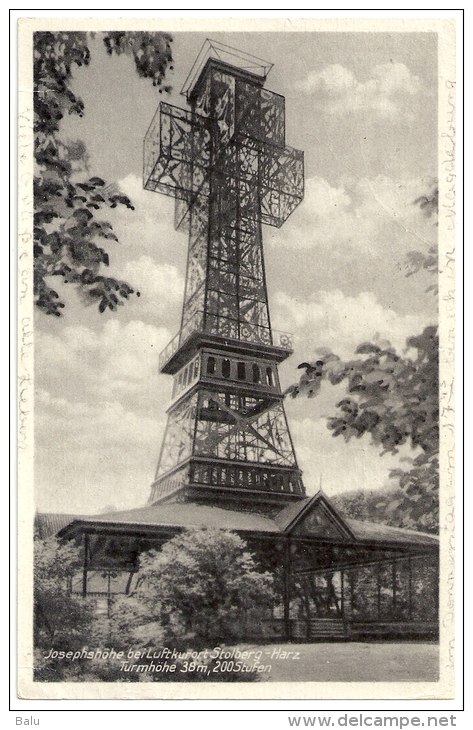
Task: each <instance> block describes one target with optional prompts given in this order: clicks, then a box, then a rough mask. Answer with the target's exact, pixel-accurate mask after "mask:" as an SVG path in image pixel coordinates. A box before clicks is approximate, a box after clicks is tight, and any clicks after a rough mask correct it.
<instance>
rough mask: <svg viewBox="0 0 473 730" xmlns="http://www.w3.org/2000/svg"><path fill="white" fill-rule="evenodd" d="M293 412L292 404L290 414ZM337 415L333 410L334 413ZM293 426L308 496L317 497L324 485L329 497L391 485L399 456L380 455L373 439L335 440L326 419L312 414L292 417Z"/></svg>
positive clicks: (289, 407)
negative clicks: (391, 472) (314, 495)
mask: <svg viewBox="0 0 473 730" xmlns="http://www.w3.org/2000/svg"><path fill="white" fill-rule="evenodd" d="M291 410H292V408H291V405H288V406H287V411H288V412H289V414H290V412H291ZM310 410H312V412H314V411H315V408H314V401H310ZM335 412H336V409H335V408H334V407H333V408H332V411H331V413H332V414H333V413H335ZM290 424H291V435H292V439H293V441H294V447H295V450H296V455H297V460H298V464H299V466H300V468H301V469H302V472H303V481H304V485H305V487H306V490H307V492H308V494H314V493H315V492H316V491H317V490H318V489H319V488H320V486H321V485H322V489H323V490H324V491H325V492H326V493H327V494H328V496H329V497H330V496H331V495H334V494H341V493H343V492H348V491H352V490H357V489H381V488H382V487H383V486H384V485H385V484H387V483H390V478H389V472H390V470H391V469H393V468H396V467H398V466H399V456H393V455H391V454H385V455H384V456H380V451H379V449H378V448H377V447H376V446H372V445H371V443H370V439H369V437H363V439H360V440H358V439H355V440H351V441H349V442H345V441H343V439H341V438H334V437H333V436H332V433H331V431H329V429H328V428H327V425H326V419H325V418H320V417H316V416H315V415H314V414H312V415H311V416H308V417H305V418H302V419H296V418H291V419H290ZM393 484H394V482H393Z"/></svg>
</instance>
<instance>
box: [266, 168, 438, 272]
mask: <svg viewBox="0 0 473 730" xmlns="http://www.w3.org/2000/svg"><path fill="white" fill-rule="evenodd" d="M431 186H432V179H431V178H425V179H424V178H419V179H415V180H409V181H407V182H400V181H396V180H393V179H392V178H389V177H387V176H384V175H379V176H377V177H376V178H373V179H367V178H360V179H357V180H354V179H350V178H346V179H345V180H344V181H343V182H342V183H341V184H340V185H339V186H337V187H333V186H332V185H330V183H328V182H327V181H326V180H324V179H323V178H320V177H313V178H309V179H308V180H307V182H306V191H305V197H304V201H303V202H302V204H301V205H300V207H299V209H298V215H297V218H294V222H293V223H292V225H291V226H290V227H288V228H287V229H286V231H283V232H282V234H281V236H280V242H281V243H282V244H284V245H287V246H293V247H297V248H299V249H301V248H302V249H307V248H313V247H317V248H320V249H325V250H328V251H331V252H333V251H334V248H335V249H336V248H340V247H346V246H347V245H348V246H350V247H351V248H352V249H356V250H358V251H365V252H369V254H370V256H374V257H382V256H386V255H389V254H390V253H392V252H393V251H395V252H396V253H397V255H398V257H399V258H401V257H402V256H403V255H404V254H405V253H407V252H408V251H411V250H413V249H419V248H422V249H423V248H424V247H427V246H429V245H431V244H432V243H433V242H434V241H435V240H436V234H437V229H436V228H435V226H434V225H433V223H432V220H431V219H429V218H427V217H426V216H425V215H424V214H423V212H422V210H421V209H420V207H419V206H418V205H415V203H414V201H415V200H416V199H417V198H418V197H420V196H421V195H425V193H426V191H429V190H430V188H431ZM278 243H279V242H278Z"/></svg>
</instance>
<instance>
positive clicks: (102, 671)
mask: <svg viewBox="0 0 473 730" xmlns="http://www.w3.org/2000/svg"><path fill="white" fill-rule="evenodd" d="M81 565H82V554H81V551H80V550H79V549H78V548H77V547H76V546H75V544H74V543H61V542H59V541H58V540H57V539H56V538H49V539H47V540H37V541H35V581H34V592H35V679H36V681H43V682H58V681H71V682H73V681H90V682H99V681H103V682H142V681H164V682H166V681H181V682H183V681H185V682H193V681H196V682H200V681H212V682H215V681H216V682H235V681H236V682H251V681H257V680H259V679H260V673H259V672H258V671H257V669H256V668H252V667H250V668H249V670H248V671H246V670H245V671H239V670H238V668H236V669H233V667H229V668H228V670H227V671H221V670H220V667H219V666H218V665H217V663H216V661H215V659H214V658H212V657H211V655H210V653H208V652H203V653H205V659H200V660H199V663H200V664H205V665H206V667H207V670H206V672H205V673H201V672H199V671H194V670H192V668H191V669H190V670H189V671H188V667H189V665H190V666H191V667H192V664H191V662H192V661H193V660H192V659H191V660H190V661H189V657H187V661H186V656H184V654H186V649H187V648H188V647H190V649H192V651H195V649H200V648H209V649H212V648H213V647H215V646H218V645H219V644H220V645H223V643H224V642H227V641H231V640H233V639H241V638H242V637H243V635H244V632H245V629H246V628H247V627H245V621H244V615H245V612H247V611H249V612H251V611H252V610H253V611H255V612H259V613H260V615H261V613H262V611H263V610H264V607H265V605H267V604H268V603H269V602H270V600H271V597H272V591H271V586H272V578H271V576H269V575H268V574H267V573H261V572H259V571H258V570H257V566H256V563H255V562H254V560H253V557H252V556H251V554H250V553H249V552H248V551H247V548H246V544H245V542H244V541H243V540H241V539H240V538H239V537H238V536H237V535H235V534H233V533H231V532H228V531H224V530H217V529H214V530H188V531H187V532H185V533H183V534H181V535H179V536H177V537H176V538H174V539H173V540H171V541H169V542H168V543H166V544H165V545H164V547H163V549H162V551H161V552H157V551H151V552H149V553H145V554H143V555H142V556H141V558H140V574H139V576H140V578H139V584H138V585H137V588H136V590H135V591H134V592H133V593H132V594H131V595H128V596H125V595H120V596H117V597H116V598H115V599H114V600H113V601H112V603H111V606H110V611H109V616H108V617H106V616H103V615H98V613H97V610H96V607H95V606H94V605H93V603H91V602H90V601H88V600H86V599H83V598H81V597H76V596H74V594H72V593H71V592H70V581H71V579H72V576H73V575H74V574H77V572H78V571H79V569H80V567H81ZM165 646H167V647H172V649H173V650H174V649H176V650H177V651H183V652H184V653H183V654H182V655H181V656H180V657H178V658H177V659H175V658H173V659H172V660H169V661H168V664H169V663H173V664H175V665H176V670H175V673H172V674H171V673H165V672H163V673H154V672H148V671H143V672H142V673H140V672H136V671H135V672H133V671H129V672H125V671H122V670H121V668H120V664H121V660H119V659H116V658H112V657H109V658H107V659H105V658H104V659H102V658H100V657H99V658H96V657H95V658H89V657H87V656H84V657H82V656H81V657H80V658H78V659H77V660H75V661H73V662H71V661H64V660H62V659H61V658H52V657H48V658H47V655H48V654H49V653H50V651H51V649H57V650H59V651H61V652H68V651H71V652H73V651H75V652H81V654H82V653H83V652H87V651H92V653H95V650H96V648H99V647H100V648H101V649H102V650H103V649H104V647H113V648H114V650H115V652H118V651H122V652H123V656H124V657H125V659H129V657H128V652H129V651H130V649H133V650H136V649H139V650H140V652H141V651H142V650H143V647H145V651H146V648H149V647H155V648H156V647H157V648H159V647H165ZM105 650H106V649H105ZM150 661H151V660H150V659H149V658H147V657H145V658H143V659H140V661H139V664H140V665H142V666H146V665H148V664H150ZM130 663H131V662H130ZM220 664H221V662H220ZM226 664H228V662H227V663H226ZM232 664H233V663H232Z"/></svg>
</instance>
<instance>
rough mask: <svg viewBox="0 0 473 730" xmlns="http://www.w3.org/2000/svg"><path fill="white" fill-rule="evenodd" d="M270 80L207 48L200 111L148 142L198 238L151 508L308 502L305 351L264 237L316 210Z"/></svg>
mask: <svg viewBox="0 0 473 730" xmlns="http://www.w3.org/2000/svg"><path fill="white" fill-rule="evenodd" d="M229 60H230V62H228V61H229ZM270 69H271V64H267V63H265V62H264V61H261V59H257V58H254V57H252V56H249V55H247V54H244V53H240V52H238V51H234V50H233V49H230V48H229V47H228V46H223V45H222V44H217V43H214V42H210V41H207V42H206V44H205V45H204V48H203V49H202V51H201V54H200V55H199V57H198V59H197V61H196V63H195V65H194V67H193V69H192V71H191V73H190V75H189V77H188V80H187V81H186V84H185V85H184V88H183V93H184V94H186V96H187V100H188V103H189V105H190V110H184V109H179V108H177V107H173V106H170V105H169V104H165V103H161V104H160V107H159V108H158V111H157V112H156V115H155V117H154V119H153V122H152V123H151V126H150V128H149V130H148V132H147V135H146V139H145V162H144V187H145V188H146V190H153V191H157V192H161V193H164V194H165V195H171V196H173V197H175V199H176V207H175V227H176V229H181V230H182V229H184V230H187V231H188V234H189V252H188V260H187V274H186V285H185V294H184V305H183V310H182V321H181V328H180V331H179V333H178V335H176V337H175V338H174V339H173V340H172V341H171V343H170V344H169V345H168V347H167V348H166V349H165V350H164V352H163V353H162V355H161V359H160V370H161V372H163V373H169V374H171V375H173V376H174V387H173V402H172V404H171V406H170V408H169V411H168V423H167V427H166V432H165V435H164V439H163V443H162V447H161V454H160V457H159V463H158V468H157V471H156V477H155V481H154V483H153V485H152V488H151V496H150V502H156V501H157V500H160V499H162V498H169V496H170V495H171V494H174V493H175V492H179V497H177V498H179V499H192V500H205V501H209V500H211V501H212V502H213V503H222V502H223V501H226V502H228V501H230V502H231V503H232V504H235V501H238V502H240V503H246V504H248V502H251V503H253V504H255V503H259V504H264V503H269V504H275V503H276V504H280V505H281V504H286V503H288V502H291V501H292V500H295V499H300V498H301V497H303V496H305V491H304V487H303V484H302V480H301V472H300V470H299V468H298V466H297V461H296V458H295V454H294V449H293V445H292V441H291V437H290V434H289V429H288V426H287V421H286V416H285V412H284V406H283V396H282V393H281V388H280V384H279V378H278V371H277V365H278V363H280V362H282V361H283V360H284V359H285V358H286V357H288V356H289V355H290V354H291V352H292V349H291V341H290V338H289V337H288V336H284V335H283V336H279V337H278V338H276V336H275V334H274V333H273V332H272V330H271V324H270V317H269V309H268V296H267V288H266V280H265V271H264V262H263V246H262V224H263V223H266V224H267V225H271V226H276V227H278V228H279V227H280V226H281V225H282V224H283V223H284V221H285V220H286V219H287V218H288V216H289V215H290V214H291V213H292V211H293V210H294V209H295V208H296V206H297V205H298V204H299V203H300V202H301V200H302V198H303V190H304V171H303V153H302V152H300V151H299V150H294V149H292V148H290V147H287V146H286V145H285V106H284V101H285V100H284V97H282V96H280V95H279V94H275V93H273V92H271V91H268V90H267V89H265V88H263V86H264V82H265V79H266V76H267V74H268V72H269V70H270Z"/></svg>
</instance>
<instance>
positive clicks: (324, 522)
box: [38, 492, 439, 548]
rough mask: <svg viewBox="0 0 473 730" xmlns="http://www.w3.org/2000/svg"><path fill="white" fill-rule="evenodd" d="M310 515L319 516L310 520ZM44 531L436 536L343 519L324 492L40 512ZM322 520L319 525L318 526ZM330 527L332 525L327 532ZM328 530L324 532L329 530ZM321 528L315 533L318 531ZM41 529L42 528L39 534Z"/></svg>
mask: <svg viewBox="0 0 473 730" xmlns="http://www.w3.org/2000/svg"><path fill="white" fill-rule="evenodd" d="M313 516H315V517H316V518H317V517H320V519H319V520H318V521H317V520H315V521H314V520H313V519H312V518H313ZM38 523H39V524H41V523H42V525H43V527H42V532H43V534H45V533H46V532H47V530H48V529H49V530H50V532H49V534H53V532H52V530H54V531H55V532H60V533H62V534H64V535H70V534H74V533H77V532H81V531H82V530H87V529H95V530H102V529H104V530H112V531H113V530H114V529H117V530H119V531H123V530H126V532H130V531H132V532H134V531H137V532H139V531H142V532H145V533H147V534H153V533H157V532H159V530H160V528H161V529H176V530H178V529H179V528H190V527H197V528H199V527H218V528H220V529H227V530H235V531H237V532H239V533H251V534H253V535H254V534H255V533H259V534H262V535H268V536H269V535H281V536H283V535H289V534H291V533H292V532H293V531H294V534H295V535H297V536H298V537H314V538H317V537H319V538H320V539H327V538H328V539H335V540H340V541H348V542H351V543H353V542H355V543H361V544H363V543H370V544H373V543H379V544H391V545H392V544H396V545H399V546H401V545H404V546H405V547H408V546H409V545H411V546H412V547H416V548H419V547H428V546H430V547H434V546H436V545H438V542H439V541H438V538H437V537H436V536H435V535H430V534H427V533H423V532H417V531H415V530H405V529H401V528H398V527H388V526H387V525H382V524H378V523H373V522H364V521H361V520H352V519H347V518H345V517H343V516H342V515H340V514H339V513H338V511H337V510H336V509H335V508H334V507H333V505H332V504H331V502H330V500H329V499H328V498H327V497H326V495H325V494H324V493H323V492H318V493H317V494H316V495H314V496H313V497H307V498H305V499H301V500H300V501H298V502H297V503H296V504H292V505H289V506H287V507H284V508H283V509H280V510H277V511H272V512H271V511H270V512H264V510H260V511H258V509H253V510H251V511H250V510H246V511H245V510H243V509H238V508H236V507H234V508H227V507H218V506H214V505H210V504H199V503H195V502H157V503H155V504H151V505H146V506H145V507H140V508H137V509H131V510H124V511H120V512H111V513H108V514H101V515H93V516H89V517H84V516H82V517H74V516H73V515H51V514H46V515H38ZM318 525H320V528H319V527H318ZM330 527H333V530H332V531H330V529H328V528H330ZM327 529H328V531H327ZM318 530H320V531H319V532H317V531H318ZM40 534H41V533H40Z"/></svg>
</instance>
